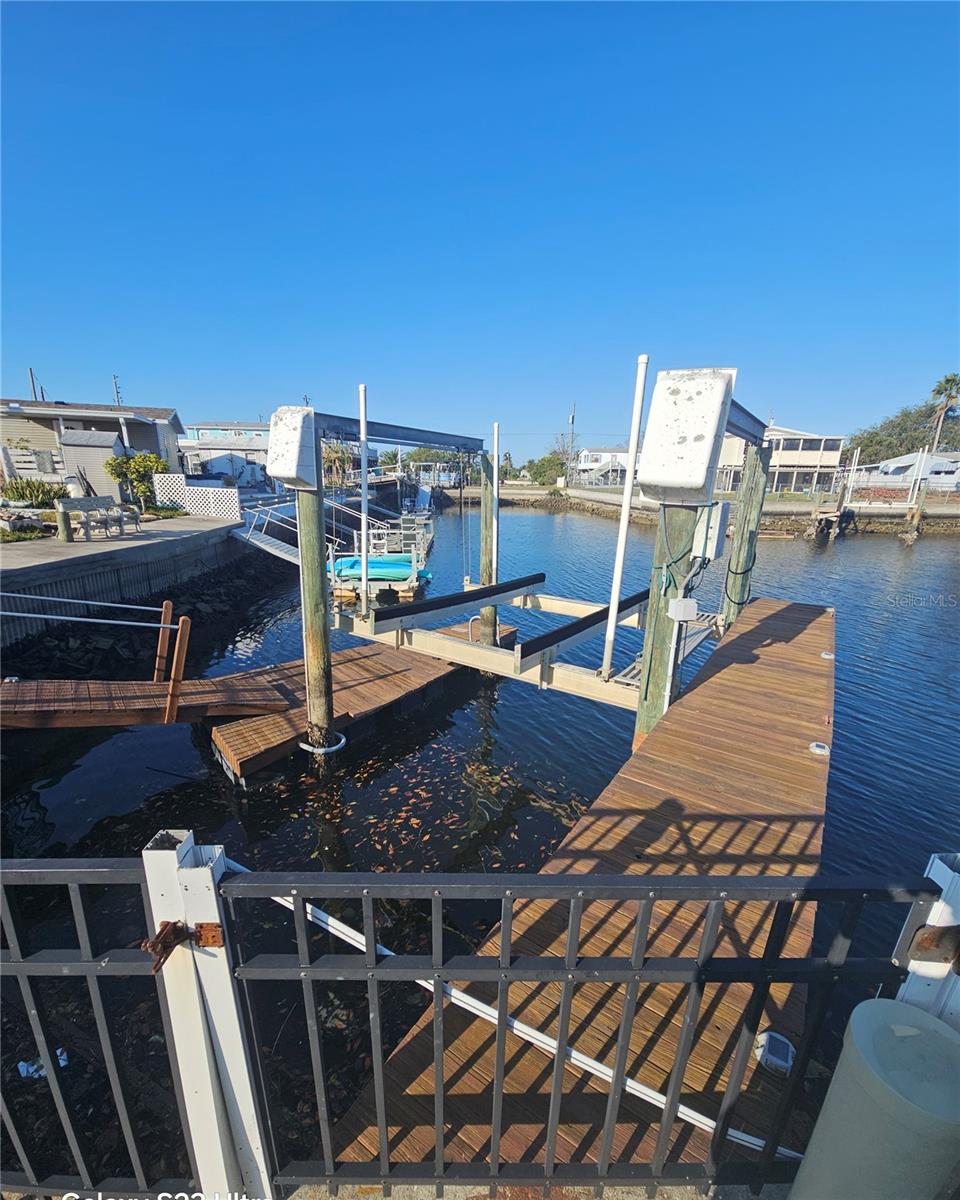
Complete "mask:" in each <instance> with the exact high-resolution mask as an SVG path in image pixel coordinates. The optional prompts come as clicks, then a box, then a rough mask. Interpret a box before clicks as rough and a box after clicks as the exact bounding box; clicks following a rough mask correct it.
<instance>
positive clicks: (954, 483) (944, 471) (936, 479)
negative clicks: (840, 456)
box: [856, 450, 960, 491]
mask: <svg viewBox="0 0 960 1200" xmlns="http://www.w3.org/2000/svg"><path fill="white" fill-rule="evenodd" d="M918 463H919V470H920V480H921V482H926V483H927V484H928V485H929V486H930V488H932V489H935V490H938V491H955V490H956V489H957V488H960V454H956V453H953V452H951V451H943V450H941V451H939V452H938V453H937V454H930V453H927V454H923V453H922V451H915V452H914V453H913V454H901V455H899V456H898V457H897V458H887V459H884V461H883V462H879V463H868V464H866V465H861V466H859V467H858V469H857V478H856V484H857V487H879V488H893V487H908V486H909V485H910V484H911V483H913V482H914V480H915V478H916V475H917V467H918Z"/></svg>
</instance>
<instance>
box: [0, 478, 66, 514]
mask: <svg viewBox="0 0 960 1200" xmlns="http://www.w3.org/2000/svg"><path fill="white" fill-rule="evenodd" d="M3 494H4V496H5V497H6V499H7V500H23V501H26V503H27V504H35V505H36V506H37V507H38V508H50V507H51V506H52V505H53V502H54V500H62V499H63V498H64V496H66V495H67V494H68V493H67V489H66V488H65V487H64V486H63V484H62V483H47V482H46V480H44V479H8V480H7V482H6V483H5V484H4V485H3Z"/></svg>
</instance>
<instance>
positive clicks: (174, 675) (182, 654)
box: [163, 617, 190, 725]
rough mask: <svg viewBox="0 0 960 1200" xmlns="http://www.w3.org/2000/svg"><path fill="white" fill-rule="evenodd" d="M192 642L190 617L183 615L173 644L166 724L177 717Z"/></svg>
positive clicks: (165, 711)
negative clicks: (188, 651)
mask: <svg viewBox="0 0 960 1200" xmlns="http://www.w3.org/2000/svg"><path fill="white" fill-rule="evenodd" d="M189 642H190V618H189V617H181V618H180V620H179V621H178V622H177V640H176V641H175V642H174V644H173V663H172V665H171V667H170V686H169V687H168V688H167V703H166V707H165V708H164V710H163V723H164V725H171V724H172V723H173V722H174V721H175V720H176V719H177V703H178V698H179V696H180V685H181V683H183V672H184V668H185V666H186V662H187V646H188V644H189Z"/></svg>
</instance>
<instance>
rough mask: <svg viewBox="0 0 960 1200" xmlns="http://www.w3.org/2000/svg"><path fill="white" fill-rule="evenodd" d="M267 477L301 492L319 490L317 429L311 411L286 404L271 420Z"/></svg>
mask: <svg viewBox="0 0 960 1200" xmlns="http://www.w3.org/2000/svg"><path fill="white" fill-rule="evenodd" d="M267 474H268V475H269V476H270V477H271V478H272V479H279V480H280V482H281V483H283V484H285V485H286V486H287V487H289V488H294V489H295V490H296V491H301V492H315V491H316V490H317V450H316V428H315V424H314V412H313V409H312V408H306V407H304V406H303V405H299V404H285V405H282V406H281V407H280V408H278V409H277V410H276V411H275V412H274V413H273V415H272V416H271V418H270V440H269V443H268V445H267Z"/></svg>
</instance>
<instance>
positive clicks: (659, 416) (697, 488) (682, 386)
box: [637, 367, 737, 504]
mask: <svg viewBox="0 0 960 1200" xmlns="http://www.w3.org/2000/svg"><path fill="white" fill-rule="evenodd" d="M736 374H737V373H736V371H735V370H733V369H731V368H728V367H699V368H695V369H690V370H684V371H658V372H657V382H656V385H655V386H654V389H653V396H652V398H651V400H650V414H649V416H648V418H647V427H646V430H645V432H644V435H643V445H642V447H641V450H640V458H639V462H638V464H637V482H638V483H639V484H640V488H641V490H642V492H643V495H644V496H645V497H647V498H648V499H650V500H661V501H665V502H667V503H672V504H707V503H709V501H710V499H711V498H712V496H713V482H714V478H715V476H716V473H717V460H718V459H719V457H720V445H721V443H722V441H723V434H724V430H725V429H726V427H727V416H728V414H729V412H730V401H731V399H732V398H733V384H734V381H735V379H736Z"/></svg>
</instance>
